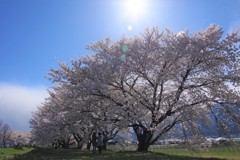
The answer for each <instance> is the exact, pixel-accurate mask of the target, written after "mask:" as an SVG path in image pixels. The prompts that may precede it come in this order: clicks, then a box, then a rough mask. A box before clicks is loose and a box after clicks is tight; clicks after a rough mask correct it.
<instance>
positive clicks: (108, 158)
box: [13, 149, 224, 160]
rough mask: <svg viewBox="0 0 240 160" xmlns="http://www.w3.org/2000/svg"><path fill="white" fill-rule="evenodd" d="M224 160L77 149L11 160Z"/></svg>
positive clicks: (43, 151) (39, 151)
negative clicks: (94, 151) (95, 151)
mask: <svg viewBox="0 0 240 160" xmlns="http://www.w3.org/2000/svg"><path fill="white" fill-rule="evenodd" d="M30 159H31V160H69V159H71V160H159V159H161V160H224V159H219V158H201V157H189V156H173V155H168V154H164V153H156V152H145V153H141V152H133V151H131V152H113V151H105V152H103V153H101V154H100V153H95V154H93V153H92V152H91V151H80V150H78V149H34V150H32V151H31V152H28V153H26V154H23V155H19V156H17V157H15V158H14V159H13V160H30Z"/></svg>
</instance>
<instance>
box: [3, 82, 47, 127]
mask: <svg viewBox="0 0 240 160" xmlns="http://www.w3.org/2000/svg"><path fill="white" fill-rule="evenodd" d="M47 96H48V94H47V89H46V87H44V86H36V87H29V86H21V85H17V84H8V83H0V119H1V120H3V121H4V123H7V124H9V126H10V127H11V128H12V129H13V130H19V131H26V130H29V120H30V118H31V112H32V111H35V110H36V108H37V107H38V106H39V105H41V103H42V102H43V101H44V99H45V98H46V97H47Z"/></svg>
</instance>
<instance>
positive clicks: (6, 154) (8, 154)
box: [0, 147, 33, 160]
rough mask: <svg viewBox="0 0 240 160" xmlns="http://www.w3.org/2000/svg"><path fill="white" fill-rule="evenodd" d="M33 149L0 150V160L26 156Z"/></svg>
mask: <svg viewBox="0 0 240 160" xmlns="http://www.w3.org/2000/svg"><path fill="white" fill-rule="evenodd" d="M32 150H33V148H27V147H23V148H19V149H14V148H0V160H2V159H7V158H8V159H10V158H13V157H16V156H18V155H22V154H26V153H28V152H30V151H32Z"/></svg>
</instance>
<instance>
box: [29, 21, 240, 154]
mask: <svg viewBox="0 0 240 160" xmlns="http://www.w3.org/2000/svg"><path fill="white" fill-rule="evenodd" d="M239 45H240V35H239V32H232V33H229V34H227V35H226V36H223V30H222V28H221V27H219V26H216V25H210V26H209V27H208V28H207V29H206V30H205V31H201V32H198V33H195V34H191V33H189V32H188V31H182V32H178V33H174V32H172V31H170V30H168V29H166V30H165V31H163V32H159V31H158V29H157V28H153V29H146V30H145V32H144V33H143V34H142V35H141V36H138V37H133V38H126V37H123V38H122V39H120V40H119V41H116V42H114V41H112V40H111V39H110V38H106V39H104V40H101V41H98V42H94V43H91V44H90V45H88V46H87V48H88V49H89V50H91V51H93V52H94V54H93V55H87V56H82V57H80V58H79V59H77V60H73V61H72V62H71V65H69V66H68V65H67V64H66V63H61V64H60V69H51V70H50V72H49V79H50V80H51V81H52V82H54V83H55V86H54V87H53V88H52V91H51V92H50V95H51V96H50V98H49V99H47V100H46V102H45V103H44V104H43V106H42V107H40V108H39V110H38V111H37V112H36V113H35V114H34V117H33V119H32V121H31V124H32V126H31V127H32V129H33V130H32V131H33V134H34V135H36V137H37V135H38V134H37V133H40V132H45V131H44V130H43V129H44V128H45V127H50V126H54V127H56V126H57V127H58V128H59V127H61V126H62V125H63V126H64V127H63V128H65V129H66V127H67V128H68V130H66V131H67V133H76V134H80V133H82V132H83V131H88V134H89V133H90V130H91V129H94V128H99V129H100V130H104V129H105V128H108V130H109V131H111V135H115V133H117V131H118V130H119V129H122V128H128V127H130V128H132V130H133V131H134V133H135V134H136V136H137V140H138V151H147V150H148V147H149V146H150V145H152V144H153V143H155V142H156V141H157V140H159V138H161V137H162V136H164V135H166V134H168V133H170V132H171V130H173V129H176V128H178V129H179V130H178V133H179V134H182V135H184V136H185V137H186V138H187V137H188V138H191V139H194V138H196V137H198V138H199V136H200V137H204V132H203V128H206V127H207V126H209V125H210V124H211V122H212V121H213V119H212V118H211V117H214V120H215V121H216V122H217V123H218V126H219V127H218V128H219V130H220V131H222V132H224V133H229V132H228V131H229V130H228V128H227V126H228V125H227V123H228V124H229V122H231V125H235V126H238V125H239V124H240V108H239V100H240V97H239V96H240V92H239V87H238V86H239V83H240V70H239V69H240V46H239ZM221 113H224V114H221ZM50 124H51V125H50ZM38 127H39V128H38ZM69 127H71V129H70V128H69ZM82 128H83V129H82ZM90 128H91V129H90ZM45 129H46V132H45V133H53V132H54V134H56V133H57V132H55V130H49V129H48V128H45ZM70 130H71V132H69V131H70ZM61 131H65V130H64V129H61ZM109 133H110V132H109ZM41 134H42V133H41ZM58 134H59V135H61V136H64V137H65V138H66V136H65V134H62V133H58ZM81 135H85V134H81ZM110 137H111V136H110Z"/></svg>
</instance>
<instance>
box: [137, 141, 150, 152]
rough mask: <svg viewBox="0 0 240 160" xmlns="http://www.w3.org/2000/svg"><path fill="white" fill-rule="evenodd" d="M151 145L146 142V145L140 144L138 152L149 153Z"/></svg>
mask: <svg viewBox="0 0 240 160" xmlns="http://www.w3.org/2000/svg"><path fill="white" fill-rule="evenodd" d="M149 146H150V144H149V143H147V142H145V143H138V148H137V151H138V152H147V151H148V148H149Z"/></svg>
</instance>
